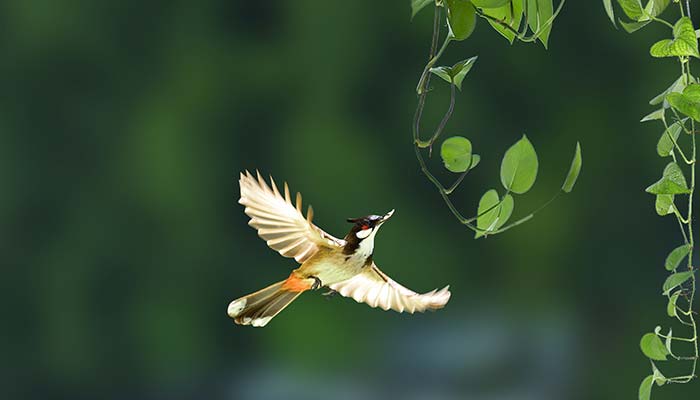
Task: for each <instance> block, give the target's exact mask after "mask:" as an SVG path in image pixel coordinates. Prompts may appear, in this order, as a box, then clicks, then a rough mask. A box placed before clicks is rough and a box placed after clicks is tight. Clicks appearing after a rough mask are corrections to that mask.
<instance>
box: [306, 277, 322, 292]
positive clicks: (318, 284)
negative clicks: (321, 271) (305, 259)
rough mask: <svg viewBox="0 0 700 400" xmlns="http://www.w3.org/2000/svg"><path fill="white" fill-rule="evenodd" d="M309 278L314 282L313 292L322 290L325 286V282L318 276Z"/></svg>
mask: <svg viewBox="0 0 700 400" xmlns="http://www.w3.org/2000/svg"><path fill="white" fill-rule="evenodd" d="M309 278H312V279H313V280H314V283H313V285H311V290H316V289H320V288H321V287H322V286H323V282H321V280H320V279H318V277H317V276H313V275H312V276H310V277H309Z"/></svg>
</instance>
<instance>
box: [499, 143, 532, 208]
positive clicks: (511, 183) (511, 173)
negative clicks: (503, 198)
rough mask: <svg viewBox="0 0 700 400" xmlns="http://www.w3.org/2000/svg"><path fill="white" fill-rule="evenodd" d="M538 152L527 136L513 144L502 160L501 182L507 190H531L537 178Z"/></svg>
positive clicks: (518, 191)
mask: <svg viewBox="0 0 700 400" xmlns="http://www.w3.org/2000/svg"><path fill="white" fill-rule="evenodd" d="M538 166H539V163H538V161H537V153H536V152H535V148H534V147H532V143H530V141H529V140H528V138H527V136H525V135H523V137H522V138H521V139H520V140H518V141H517V142H516V143H515V144H514V145H512V146H511V147H510V148H509V149H508V150H507V151H506V154H505V155H504V156H503V161H502V162H501V183H502V184H503V187H505V188H506V189H507V190H509V191H511V192H513V193H517V194H523V193H525V192H527V191H528V190H530V188H531V187H532V185H533V184H534V183H535V179H537V168H538Z"/></svg>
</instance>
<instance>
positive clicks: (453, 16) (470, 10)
mask: <svg viewBox="0 0 700 400" xmlns="http://www.w3.org/2000/svg"><path fill="white" fill-rule="evenodd" d="M475 25H476V9H475V8H474V6H473V5H472V3H471V2H470V1H469V0H447V27H448V29H449V36H450V37H452V38H454V39H456V40H464V39H466V38H468V37H469V36H471V34H472V32H474V26H475Z"/></svg>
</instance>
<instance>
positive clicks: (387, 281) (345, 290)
mask: <svg viewBox="0 0 700 400" xmlns="http://www.w3.org/2000/svg"><path fill="white" fill-rule="evenodd" d="M330 288H331V289H333V290H335V291H336V292H338V293H340V294H341V295H343V296H345V297H352V298H353V299H355V301H357V302H358V303H367V304H368V305H369V306H370V307H381V308H382V309H383V310H388V309H392V310H394V311H398V312H404V311H406V312H408V313H411V314H413V313H414V312H416V311H418V312H423V311H425V310H437V309H439V308H442V307H444V306H445V304H447V301H448V300H450V295H451V293H450V291H449V288H450V287H449V286H445V287H444V288H442V289H440V290H437V289H435V290H433V291H432V292H428V293H424V294H419V293H416V292H414V291H412V290H410V289H408V288H406V287H403V286H401V285H400V284H399V283H397V282H396V281H394V280H393V279H391V278H389V277H388V276H387V275H386V274H385V273H383V272H382V271H381V270H379V268H377V266H376V265H375V264H374V263H372V266H371V267H370V268H367V270H365V271H363V272H362V273H360V274H358V275H355V276H354V277H352V278H350V279H348V280H345V281H342V282H338V283H336V284H333V285H330Z"/></svg>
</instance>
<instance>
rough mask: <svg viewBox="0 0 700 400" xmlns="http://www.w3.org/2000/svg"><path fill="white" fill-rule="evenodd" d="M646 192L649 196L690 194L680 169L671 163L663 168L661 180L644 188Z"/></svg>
mask: <svg viewBox="0 0 700 400" xmlns="http://www.w3.org/2000/svg"><path fill="white" fill-rule="evenodd" d="M646 192H647V193H651V194H685V193H690V189H688V184H687V183H686V181H685V177H684V176H683V171H681V167H679V166H678V164H676V163H674V162H671V163H669V164H668V165H666V168H664V173H663V176H662V177H661V179H659V180H658V181H657V182H656V183H654V184H652V185H651V186H649V187H648V188H646Z"/></svg>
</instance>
